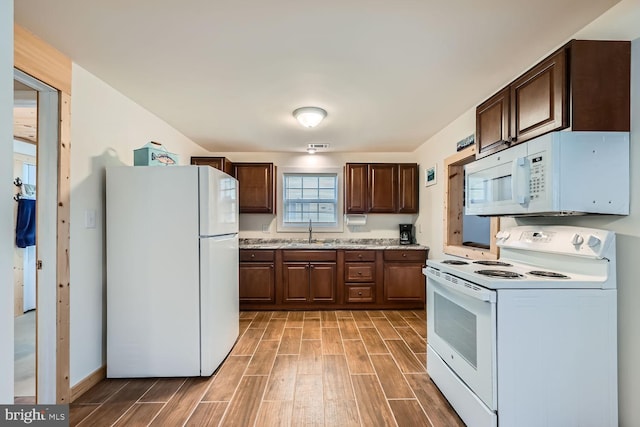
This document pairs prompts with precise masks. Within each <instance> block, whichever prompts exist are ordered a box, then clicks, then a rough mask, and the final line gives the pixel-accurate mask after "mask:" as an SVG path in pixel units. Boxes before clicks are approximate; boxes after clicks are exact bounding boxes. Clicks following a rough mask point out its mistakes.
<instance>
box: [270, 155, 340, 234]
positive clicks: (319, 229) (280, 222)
mask: <svg viewBox="0 0 640 427" xmlns="http://www.w3.org/2000/svg"><path fill="white" fill-rule="evenodd" d="M291 174H296V175H298V174H300V175H327V174H330V175H335V176H336V180H337V182H336V185H337V188H336V190H337V203H336V225H335V226H320V225H317V226H316V225H313V232H314V233H336V232H339V233H342V232H344V215H343V212H344V195H343V187H344V185H343V175H344V174H343V170H342V168H330V167H327V168H324V167H323V168H286V167H282V168H279V170H278V173H277V189H278V191H277V194H278V197H277V200H276V205H277V206H276V212H277V214H276V217H277V218H276V219H277V221H276V230H277V232H279V233H288V232H290V233H302V232H304V233H306V232H308V231H309V225H308V224H306V223H305V224H300V225H288V224H285V223H284V213H285V210H284V197H285V191H284V176H285V175H291Z"/></svg>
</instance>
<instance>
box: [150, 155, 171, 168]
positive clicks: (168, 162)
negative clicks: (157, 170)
mask: <svg viewBox="0 0 640 427" xmlns="http://www.w3.org/2000/svg"><path fill="white" fill-rule="evenodd" d="M151 160H157V161H159V162H160V163H164V164H165V165H174V164H175V163H176V162H175V160H173V159H172V158H171V156H168V155H166V154H156V153H151Z"/></svg>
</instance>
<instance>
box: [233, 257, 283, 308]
mask: <svg viewBox="0 0 640 427" xmlns="http://www.w3.org/2000/svg"><path fill="white" fill-rule="evenodd" d="M274 276H275V275H274V265H273V264H272V263H252V262H242V263H240V276H239V285H240V301H244V302H258V301H259V302H274V301H275V298H274V290H275V287H274V285H275V280H274V279H275V277H274Z"/></svg>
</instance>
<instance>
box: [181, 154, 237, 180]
mask: <svg viewBox="0 0 640 427" xmlns="http://www.w3.org/2000/svg"><path fill="white" fill-rule="evenodd" d="M191 164H192V165H201V166H211V167H214V168H216V169H219V170H221V171H223V172H225V173H228V174H229V175H231V176H233V163H231V161H230V160H229V159H227V158H226V157H195V156H194V157H191Z"/></svg>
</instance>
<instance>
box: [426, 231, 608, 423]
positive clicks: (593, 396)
mask: <svg viewBox="0 0 640 427" xmlns="http://www.w3.org/2000/svg"><path fill="white" fill-rule="evenodd" d="M497 241H498V246H500V248H501V258H500V259H499V260H498V261H471V260H461V259H445V260H428V261H427V267H426V268H425V269H424V270H423V272H424V273H425V275H426V276H427V372H428V373H429V375H430V377H431V379H432V380H433V381H434V382H435V383H436V385H437V386H438V387H439V388H440V390H441V391H442V393H443V394H444V395H445V397H446V398H447V400H448V401H449V402H450V403H451V405H452V406H453V408H454V409H455V410H456V412H457V413H458V414H459V415H460V417H461V418H462V420H463V421H464V422H465V423H466V424H467V425H468V426H469V427H490V426H492V427H495V426H498V425H499V426H500V427H529V426H530V427H545V426H546V427H551V426H553V427H556V426H557V427H565V426H598V427H614V426H617V425H618V387H617V385H618V382H617V379H618V376H617V375H618V370H617V301H616V239H615V234H614V233H612V232H610V231H604V230H597V229H592V228H582V227H568V226H518V227H514V228H511V229H509V230H503V231H500V232H499V233H498V235H497Z"/></svg>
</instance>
